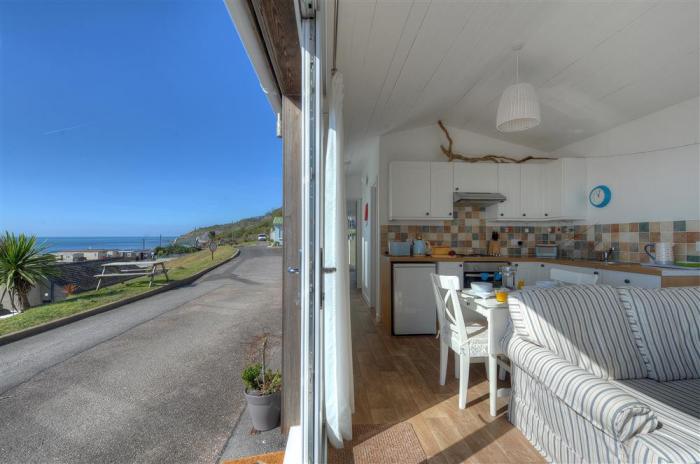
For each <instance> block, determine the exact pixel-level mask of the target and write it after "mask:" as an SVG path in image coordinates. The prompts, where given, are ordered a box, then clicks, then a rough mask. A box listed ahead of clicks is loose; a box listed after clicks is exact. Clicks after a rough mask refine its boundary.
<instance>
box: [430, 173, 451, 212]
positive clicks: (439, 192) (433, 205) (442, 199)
mask: <svg viewBox="0 0 700 464" xmlns="http://www.w3.org/2000/svg"><path fill="white" fill-rule="evenodd" d="M452 167H453V164H452V163H430V211H429V213H430V214H429V216H430V218H431V219H452V212H453V210H454V201H453V198H452V173H453V169H452Z"/></svg>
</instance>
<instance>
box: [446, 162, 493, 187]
mask: <svg viewBox="0 0 700 464" xmlns="http://www.w3.org/2000/svg"><path fill="white" fill-rule="evenodd" d="M454 188H455V192H470V193H496V192H498V165H497V164H494V163H461V162H456V163H454Z"/></svg>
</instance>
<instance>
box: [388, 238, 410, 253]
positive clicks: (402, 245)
mask: <svg viewBox="0 0 700 464" xmlns="http://www.w3.org/2000/svg"><path fill="white" fill-rule="evenodd" d="M389 254H390V255H391V256H411V242H399V241H396V240H389Z"/></svg>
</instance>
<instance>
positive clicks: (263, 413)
mask: <svg viewBox="0 0 700 464" xmlns="http://www.w3.org/2000/svg"><path fill="white" fill-rule="evenodd" d="M266 349H267V338H266V339H265V340H264V341H263V349H262V363H252V364H249V365H248V366H246V368H245V369H243V373H242V374H241V378H242V379H243V384H244V385H245V392H244V393H245V399H246V401H247V402H248V413H249V414H250V418H251V419H252V421H253V427H255V429H256V430H259V431H261V432H264V431H265V430H270V429H273V428H275V427H277V425H278V424H279V421H280V409H281V395H280V392H281V390H282V374H280V372H279V371H274V372H273V371H272V370H271V369H267V368H266V366H265V351H266Z"/></svg>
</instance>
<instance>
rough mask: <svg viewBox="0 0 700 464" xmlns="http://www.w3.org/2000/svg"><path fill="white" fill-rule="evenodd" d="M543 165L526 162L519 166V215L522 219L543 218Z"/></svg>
mask: <svg viewBox="0 0 700 464" xmlns="http://www.w3.org/2000/svg"><path fill="white" fill-rule="evenodd" d="M544 166H545V165H542V164H526V165H523V166H522V167H521V168H520V217H522V219H523V220H528V219H542V218H544V188H543V187H544V185H543V172H544Z"/></svg>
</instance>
